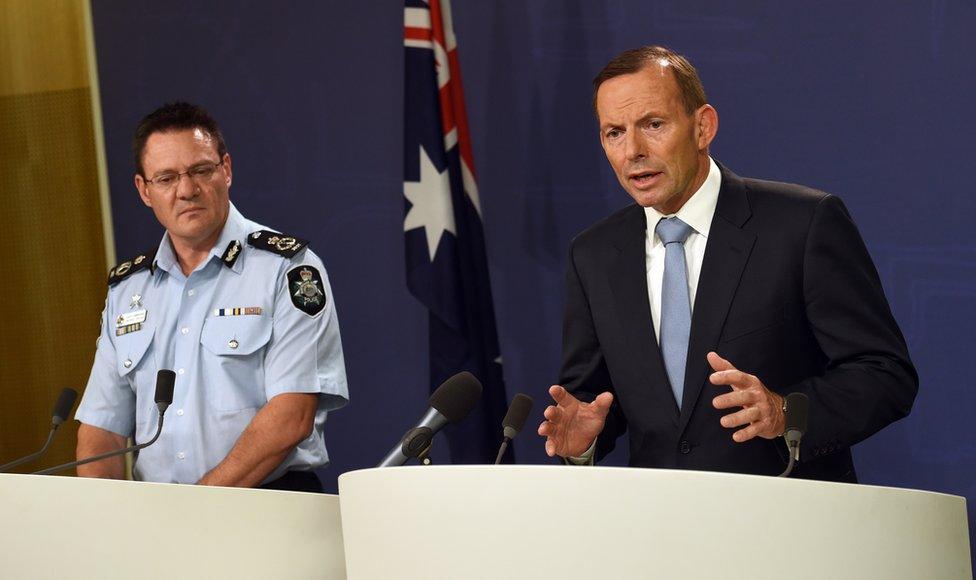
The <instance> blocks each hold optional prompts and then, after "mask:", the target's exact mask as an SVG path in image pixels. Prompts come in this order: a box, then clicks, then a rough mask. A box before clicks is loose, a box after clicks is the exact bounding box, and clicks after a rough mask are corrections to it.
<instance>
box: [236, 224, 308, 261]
mask: <svg viewBox="0 0 976 580" xmlns="http://www.w3.org/2000/svg"><path fill="white" fill-rule="evenodd" d="M247 243H248V245H251V246H254V247H255V248H258V249H259V250H267V251H269V252H274V253H275V254H278V255H279V256H284V257H286V258H291V257H292V256H294V255H295V254H297V253H298V252H300V251H302V250H303V249H305V246H307V245H308V240H303V239H301V238H296V237H293V236H288V235H285V234H279V233H277V232H272V231H270V230H260V231H257V232H254V233H252V234H251V235H249V236H248V237H247Z"/></svg>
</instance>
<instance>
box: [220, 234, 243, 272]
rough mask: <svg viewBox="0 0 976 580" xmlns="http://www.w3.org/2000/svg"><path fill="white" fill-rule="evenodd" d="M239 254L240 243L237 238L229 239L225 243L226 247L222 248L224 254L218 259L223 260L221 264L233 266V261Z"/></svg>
mask: <svg viewBox="0 0 976 580" xmlns="http://www.w3.org/2000/svg"><path fill="white" fill-rule="evenodd" d="M240 255H241V243H240V242H238V241H237V240H231V242H230V243H229V244H227V249H226V250H224V255H223V256H221V257H220V261H221V262H223V264H224V265H225V266H227V267H228V268H233V267H234V262H236V261H237V258H238V257H239V256H240Z"/></svg>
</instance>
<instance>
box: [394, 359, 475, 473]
mask: <svg viewBox="0 0 976 580" xmlns="http://www.w3.org/2000/svg"><path fill="white" fill-rule="evenodd" d="M479 398H481V383H480V382H479V381H478V379H476V378H475V377H474V375H472V374H471V373H469V372H467V371H462V372H460V373H458V374H456V375H454V376H453V377H451V378H449V379H447V380H446V381H444V382H443V383H442V384H441V386H439V387H437V389H436V390H435V391H434V392H433V393H431V395H430V398H429V399H428V400H427V404H428V405H429V407H428V409H427V412H426V413H424V416H423V417H421V418H420V421H419V422H418V423H417V425H416V426H415V427H414V429H411V430H410V431H408V432H407V434H406V435H404V437H403V439H401V441H400V443H398V444H397V445H396V446H395V447H393V449H391V450H390V452H389V453H387V454H386V457H384V458H383V461H380V463H379V465H377V467H392V466H396V465H403V464H404V463H406V462H407V460H408V459H410V456H409V455H408V454H407V453H404V448H405V446H407V447H411V445H415V444H416V442H414V443H413V444H411V445H408V444H410V443H411V442H410V441H409V440H408V438H411V439H412V438H415V437H416V436H417V433H416V432H415V430H416V429H417V428H420V427H426V428H428V429H430V437H433V436H434V434H436V433H437V432H438V431H440V430H441V428H443V427H444V426H445V425H447V424H448V423H457V422H459V421H460V420H461V419H464V418H465V417H466V416H467V415H468V413H470V412H471V409H473V408H474V406H475V405H476V404H477V403H478V399H479ZM423 433H425V436H426V432H423ZM427 447H429V442H428V445H427ZM421 450H423V449H421ZM417 456H418V457H419V452H418V455H417Z"/></svg>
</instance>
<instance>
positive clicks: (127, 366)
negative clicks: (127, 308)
mask: <svg viewBox="0 0 976 580" xmlns="http://www.w3.org/2000/svg"><path fill="white" fill-rule="evenodd" d="M155 334H156V327H155V326H151V327H143V328H142V329H141V330H137V331H135V332H129V333H126V334H123V335H122V336H118V337H116V338H115V358H116V361H115V362H116V365H118V370H119V376H122V377H124V376H125V375H127V374H129V373H130V372H132V371H133V370H134V369H135V368H136V367H138V366H139V363H140V362H141V361H142V358H143V357H144V356H145V355H146V351H148V350H149V345H150V344H151V343H152V339H153V335H155Z"/></svg>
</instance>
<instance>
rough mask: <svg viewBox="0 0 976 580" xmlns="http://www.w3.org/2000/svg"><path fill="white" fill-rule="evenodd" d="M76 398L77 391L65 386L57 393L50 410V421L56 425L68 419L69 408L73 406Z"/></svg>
mask: <svg viewBox="0 0 976 580" xmlns="http://www.w3.org/2000/svg"><path fill="white" fill-rule="evenodd" d="M77 398H78V391H76V390H74V389H72V388H69V387H65V388H63V389H61V394H60V395H58V401H57V402H56V403H54V410H53V411H51V423H52V424H53V425H54V426H55V427H57V426H58V425H60V424H61V423H64V422H65V421H67V420H68V415H70V414H71V408H72V407H74V406H75V399H77Z"/></svg>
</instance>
